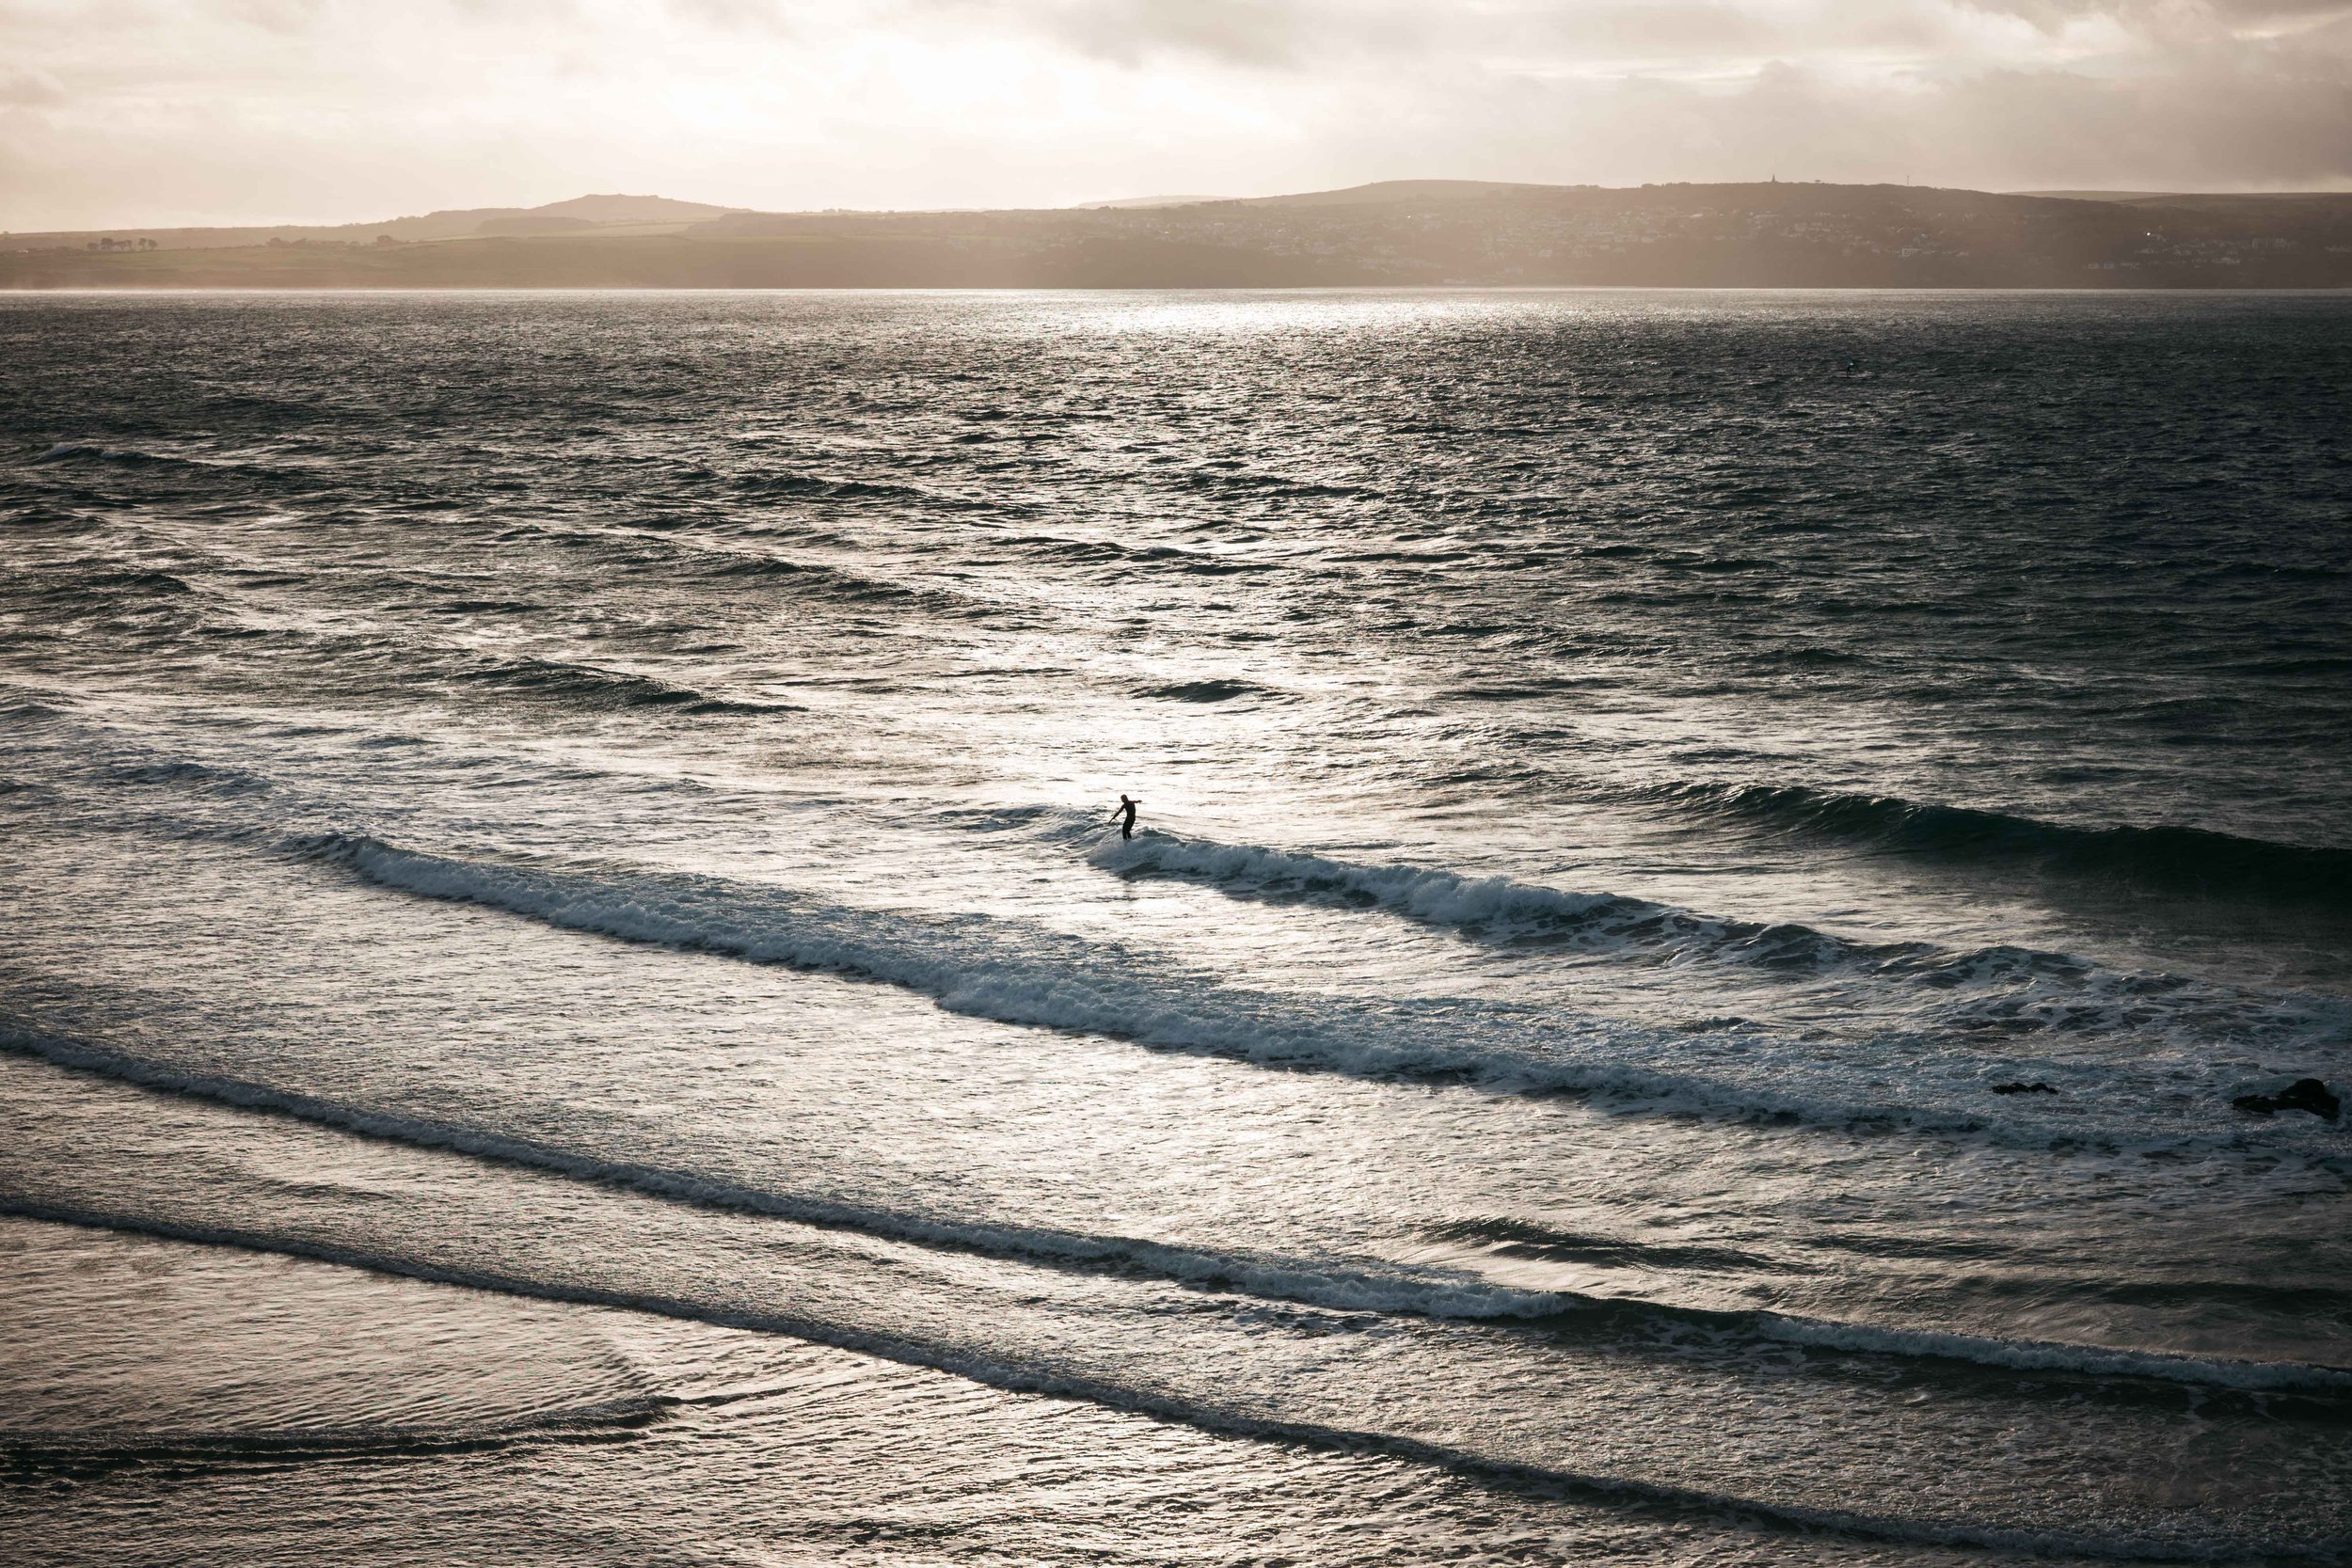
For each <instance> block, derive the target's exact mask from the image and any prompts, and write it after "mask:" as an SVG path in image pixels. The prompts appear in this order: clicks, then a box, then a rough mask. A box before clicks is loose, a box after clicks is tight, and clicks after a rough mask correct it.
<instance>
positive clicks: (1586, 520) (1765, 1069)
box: [0, 292, 2352, 1568]
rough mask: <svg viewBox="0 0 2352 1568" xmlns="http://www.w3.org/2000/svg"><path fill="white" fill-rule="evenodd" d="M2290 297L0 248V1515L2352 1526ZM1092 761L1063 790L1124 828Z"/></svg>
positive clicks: (628, 1543) (1108, 1537)
mask: <svg viewBox="0 0 2352 1568" xmlns="http://www.w3.org/2000/svg"><path fill="white" fill-rule="evenodd" d="M2347 408H2352V302H2347V301H2346V300H2344V299H2343V298H2340V297H2332V296H2294V295H2256V294H2235V295H2233V294H2210V295H2200V296H2185V295H2137V296H2125V297H2119V296H2113V295H2087V294H2086V295H2075V294H2042V295H2022V294H1958V293H1954V294H1933V293H1916V294H1914V293H1883V294H1849V295H1832V294H1804V293H1790V294H1769V293H1536V292H1530V293H1508V292H1492V293H1490V292H1463V293H1430V292H1412V293H1407V292H1400V293H1377V292H1339V293H1266V294H1252V293H1205V294H1184V293H1165V294H1163V293H1106V294H1068V295H1057V294H1019V293H994V294H992V293H970V294H954V293H947V294H891V293H873V294H857V293H848V294H834V295H824V294H790V293H784V294H767V293H742V294H737V293H695V294H625V293H610V294H599V293H584V294H570V295H565V294H537V295H524V294H515V295H505V294H482V295H437V294H413V295H373V296H354V295H332V294H327V295H293V294H285V295H271V294H256V295H246V296H215V297H200V298H199V297H190V296H170V295H155V296H128V297H95V296H63V297H54V298H34V297H15V298H9V299H6V300H0V742H4V744H0V929H4V930H5V936H0V1267H5V1269H6V1278H7V1284H6V1286H5V1288H0V1343H5V1344H6V1346H7V1349H6V1350H5V1351H0V1558H5V1559H6V1560H8V1562H10V1563H12V1564H16V1563H22V1564H27V1565H30V1564H53V1563H54V1564H68V1563H89V1562H101V1561H103V1562H109V1563H121V1564H133V1563H156V1564H162V1563H180V1562H192V1561H205V1562H213V1561H218V1562H235V1563H239V1564H278V1563H284V1564H307V1563H313V1562H318V1561H326V1560H333V1561H337V1562H341V1563H345V1564H350V1565H352V1568H375V1565H392V1564H402V1565H407V1564H414V1565H420V1568H422V1565H427V1564H435V1565H437V1564H443V1563H449V1562H454V1561H464V1562H468V1563H501V1564H504V1563H512V1564H517V1565H519V1564H526V1563H532V1564H535V1563H545V1562H552V1561H562V1562H566V1563H596V1564H606V1563H609V1564H613V1565H616V1568H617V1565H621V1564H644V1563H665V1564H666V1563H679V1564H712V1565H718V1564H749V1563H796V1564H797V1563H820V1562H821V1563H900V1562H924V1563H932V1562H937V1563H973V1564H998V1563H1003V1564H1010V1563H1025V1562H1065V1561H1069V1562H1074V1561H1085V1562H1092V1563H1105V1564H1111V1563H1117V1564H1138V1565H1141V1564H1155V1565H1156V1564H1203V1565H1206V1564H1223V1563H1242V1562H1250V1563H1274V1562H1281V1561H1291V1562H1299V1563H1312V1564H1319V1565H1320V1564H1339V1563H1358V1562H1362V1563H1375V1562H1378V1563H1421V1562H1430V1563H1435V1562H1512V1563H1539V1562H1560V1563H1593V1562H1617V1561H1624V1562H1659V1563H1708V1564H1719V1563H1756V1564H1783V1563H1824V1564H1864V1563H1889V1564H1924V1563H1936V1564H1944V1563H1963V1562H1965V1563H1975V1562H1987V1561H1998V1560H2005V1559H2008V1558H2011V1557H2019V1556H2025V1555H2030V1554H2040V1555H2041V1556H2042V1557H2046V1558H2057V1559H2060V1560H2071V1559H2084V1560H2090V1559H2112V1558H2118V1557H2122V1558H2128V1559H2149V1560H2220V1561H2240V1562H2251V1561H2258V1560H2259V1561H2343V1560H2346V1559H2347V1557H2352V1122H2344V1121H2331V1120H2328V1119H2324V1118H2322V1117H2318V1116H2315V1115H2310V1114H2305V1113H2302V1112H2296V1111H2284V1112H2280V1113H2278V1114H2275V1115H2269V1116H2263V1115H2255V1114H2249V1113H2248V1112H2246V1111H2243V1110H2238V1109H2234V1108H2233V1105H2232V1103H2231V1102H2232V1101H2233V1099H2234V1098H2237V1097H2240V1096H2246V1095H2257V1094H2267V1093H2272V1092H2275V1091H2278V1090H2280V1089H2281V1088H2283V1087H2284V1086H2285V1085H2288V1084H2289V1083H2291V1082H2292V1081H2294V1080H2296V1079H2298V1078H2303V1077H2316V1078H2320V1079H2323V1080H2325V1081H2326V1082H2327V1083H2328V1084H2329V1085H2331V1086H2333V1087H2334V1088H2336V1089H2337V1090H2338V1091H2339V1092H2344V1091H2345V1090H2347V1089H2352V786H2348V785H2347V783H2346V780H2347V773H2348V771H2352V445H2348V444H2347V442H2346V439H2345V435H2346V424H2345V410H2346V409H2347ZM1122 792H1124V793H1127V794H1130V795H1133V796H1136V797H1137V798H1138V799H1139V800H1141V802H1142V805H1141V813H1140V822H1139V826H1138V829H1137V832H1136V836H1135V837H1134V838H1133V839H1132V840H1123V839H1122V838H1121V837H1120V832H1119V830H1118V829H1117V828H1116V827H1115V826H1111V825H1109V824H1108V818H1109V816H1110V814H1111V810H1112V807H1113V806H1114V805H1115V804H1116V802H1117V800H1118V797H1119V796H1120V794H1121V793H1122Z"/></svg>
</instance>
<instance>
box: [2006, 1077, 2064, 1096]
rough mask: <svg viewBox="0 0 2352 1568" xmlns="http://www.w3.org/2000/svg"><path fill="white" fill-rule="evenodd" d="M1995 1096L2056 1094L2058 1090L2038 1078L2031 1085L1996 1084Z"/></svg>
mask: <svg viewBox="0 0 2352 1568" xmlns="http://www.w3.org/2000/svg"><path fill="white" fill-rule="evenodd" d="M1993 1092H1994V1094H2056V1093H2058V1090H2056V1089H2054V1088H2052V1087H2050V1085H2047V1084H2045V1083H2043V1082H2042V1080H2041V1079H2039V1078H2037V1079H2035V1080H2034V1081H2033V1082H2032V1083H2030V1084H1995V1085H1993Z"/></svg>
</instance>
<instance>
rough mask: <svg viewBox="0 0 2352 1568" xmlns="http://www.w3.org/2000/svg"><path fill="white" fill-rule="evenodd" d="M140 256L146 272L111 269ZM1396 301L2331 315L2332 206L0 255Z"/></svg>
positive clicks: (1341, 211) (358, 283)
mask: <svg viewBox="0 0 2352 1568" xmlns="http://www.w3.org/2000/svg"><path fill="white" fill-rule="evenodd" d="M238 234H242V235H244V236H246V237H245V238H243V239H241V240H240V239H235V238H225V237H224V236H234V235H238ZM166 235H172V236H180V237H177V238H172V239H165V238H163V236H166ZM143 236H153V237H155V243H156V248H152V249H150V248H143V247H142V248H135V247H134V245H132V244H130V243H127V242H129V241H135V240H136V239H138V238H140V237H143ZM188 236H195V237H188ZM254 236H258V238H257V237H254ZM102 241H103V244H102ZM93 247H95V248H93ZM1399 285H1406V286H1464V285H1472V286H1480V285H1492V286H1523V285H1581V286H1659V287H1708V288H2100V289H2124V288H2185V289H2196V288H2329V289H2337V288H2346V287H2352V194H2345V195H2336V194H2316V195H2307V196H2211V195H2208V196H2197V195H2163V194H2147V193H2131V192H2126V193H2103V194H2100V195H2099V196H2097V197H2096V198H2095V199H2094V198H2086V197H2081V196H2076V197H2053V196H2026V195H2000V194H1993V193H1988V192H1983V191H1966V190H1946V189H1936V188H1931V187H1926V186H1909V185H1827V184H1815V183H1780V182H1765V183H1761V184H1757V183H1745V184H1712V185H1692V184H1673V185H1644V186H1640V187H1638V188H1633V189H1605V188H1602V187H1598V186H1591V185H1575V186H1571V185H1529V184H1509V183H1501V182H1483V181H1464V180H1414V181H1386V182H1379V183H1376V184H1370V185H1359V186H1353V187H1350V188H1348V189H1345V190H1337V191H1309V192H1302V193H1299V194H1297V195H1293V196H1280V197H1264V198H1249V199H1245V200H1206V201H1185V202H1175V203H1172V204H1171V203H1169V202H1166V201H1154V202H1152V203H1151V204H1149V205H1144V204H1119V205H1098V206H1092V207H1087V208H1059V209H1052V210H1009V211H1001V212H924V213H855V212H848V213H844V212H827V213H759V212H749V211H742V210H731V209H727V208H722V207H712V206H707V205H704V204H701V203H693V202H674V201H669V200H667V199H666V198H660V197H584V198H579V199H578V200H576V201H569V202H554V203H550V204H548V206H545V207H538V208H531V209H520V208H490V209H474V210H470V211H466V212H453V213H432V214H423V215H422V216H420V217H408V218H397V219H393V220H391V221H390V222H388V223H383V224H353V225H343V226H340V227H337V228H332V229H311V230H242V231H240V230H144V231H142V230H118V231H117V232H116V233H115V234H114V235H112V236H79V235H32V236H25V235H19V236H14V237H11V238H8V239H0V287H5V288H69V287H72V288H89V287H101V288H103V287H122V288H170V287H183V288H222V287H235V288H269V287H288V288H296V287H301V288H325V287H335V288H373V287H384V288H424V287H432V288H469V287H484V288H492V287H495V288H559V287H560V288H933V287H937V288H1290V287H1343V286H1399Z"/></svg>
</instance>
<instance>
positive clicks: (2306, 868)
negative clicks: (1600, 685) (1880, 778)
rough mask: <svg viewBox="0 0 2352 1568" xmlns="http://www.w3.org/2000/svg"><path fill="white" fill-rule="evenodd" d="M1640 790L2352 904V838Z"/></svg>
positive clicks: (2025, 859)
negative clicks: (2316, 840)
mask: <svg viewBox="0 0 2352 1568" xmlns="http://www.w3.org/2000/svg"><path fill="white" fill-rule="evenodd" d="M1631 793H1632V794H1633V795H1634V796H1635V797H1636V798H1638V799H1642V800H1647V801H1649V802H1652V803H1655V804H1659V805H1663V806H1668V807H1672V808H1675V809H1677V810H1681V811H1687V812H1691V813H1694V814H1699V815H1705V816H1718V817H1725V818H1732V819H1736V820H1740V821H1743V822H1748V823H1753V824H1755V825H1757V826H1759V827H1762V828H1765V829H1768V830H1772V831H1774V832H1783V833H1789V834H1802V835H1804V836H1808V837H1814V838H1822V839H1834V840H1837V841H1841V842H1846V843H1858V844H1864V845H1867V846H1868V847H1871V848H1874V849H1878V850H1882V851H1885V852H1889V853H1895V854H1904V855H1913V856H1917V857H1920V858H1922V859H1935V860H1947V861H1959V862H1996V863H2021V864H2028V865H2031V866H2033V867H2035V868H2037V869H2040V870H2043V871H2048V872H2053V873H2058V874H2060V875H2067V876H2084V877H2099V878H2105V879H2111V880H2114V881H2118V882H2122V883H2125V884H2128V885H2132V886H2137V887H2145V888H2149V889H2153V890H2155V891H2158V892H2163V893H2171V894H2183V895H2226V896H2229V897H2234V898H2246V899H2251V900H2257V901H2261V902H2265V903H2298V904H2315V905H2319V906H2322V907H2325V908H2328V909H2331V910H2337V911H2347V912H2352V849H2339V848H2328V847H2313V846H2308V845H2299V844H2280V843H2276V842H2273V841H2271V840H2267V839H2259V838H2240V837H2237V836H2235V835H2233V834H2231V833H2222V832H2212V831H2211V830H2209V829H2204V828H2183V827H2171V826H2154V827H2130V826H2124V827H2109V828H2082V827H2072V826H2068V825H2065V824H2062V823H2055V822H2043V821H2039V820H2037V819H2035V818H2033V817H2029V816H2011V815H2010V814H2008V813H2006V812H1997V811H1982V810H1979V809H1976V808H1974V807H1968V806H1941V805H1930V804H1921V803H1919V802H1917V801H1914V800H1903V799H1901V798H1899V797H1898V796H1891V795H1851V794H1845V793H1841V792H1839V791H1836V790H1820V789H1813V788H1810V787H1807V786H1805V785H1803V784H1664V785H1657V786H1652V787H1650V788H1646V789H1643V790H1638V791H1633V792H1631Z"/></svg>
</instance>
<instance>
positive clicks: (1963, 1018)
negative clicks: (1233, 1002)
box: [1051, 824, 2352, 1039]
mask: <svg viewBox="0 0 2352 1568" xmlns="http://www.w3.org/2000/svg"><path fill="white" fill-rule="evenodd" d="M1051 831H1054V832H1068V831H1069V830H1068V828H1067V827H1066V826H1064V825H1058V824H1057V826H1056V828H1054V829H1053V830H1051ZM1089 860H1090V861H1092V862H1093V863H1095V864H1097V865H1099V866H1101V867H1103V868H1104V869H1105V870H1109V871H1114V872H1117V873H1119V874H1120V875H1123V876H1164V877H1174V878H1181V879H1186V880H1191V881H1196V882H1200V883H1203V884H1206V885H1208V886H1211V887H1215V888H1216V889H1218V890H1219V891H1221V892H1224V893H1227V894H1229V895H1233V896H1236V897H1247V898H1257V899H1268V900H1286V899H1287V900H1298V901H1312V902H1321V903H1325V904H1330V905H1335V906H1339V907H1343V908H1350V909H1362V910H1377V911H1384V912H1387V913H1391V914H1395V915H1400V916H1403V917H1404V918H1406V919H1409V920H1414V921H1418V922H1420V923H1422V924H1423V925H1428V926H1436V927H1444V928H1447V929H1450V930H1454V931H1457V932H1459V933H1461V934H1463V935H1464V936H1467V937H1470V938H1472V939H1474V940H1479V941H1485V942H1496V943H1508V944H1521V945H1536V944H1544V945H1550V946H1556V947H1565V948H1568V949H1570V950H1574V951H1578V952H1583V953H1597V954H1612V953H1617V954H1626V955H1629V956H1643V957H1649V958H1664V959H1670V960H1674V961H1692V960H1696V961H1704V962H1708V963H1718V964H1734V965H1739V966H1741V967H1743V968H1746V969H1750V970H1754V971H1757V972H1760V973H1762V974H1769V975H1780V976H1785V977H1788V978H1791V979H1816V978H1820V977H1824V976H1844V977H1849V978H1853V979H1858V980H1864V981H1867V982H1869V983H1872V984H1893V985H1897V986H1899V987H1902V988H1906V989H1908V990H1911V991H1913V992H1915V996H1916V999H1917V1000H1916V1003H1915V1006H1914V1007H1913V1009H1912V1010H1913V1012H1914V1014H1915V1016H1916V1017H1917V1018H1918V1019H1919V1020H1920V1022H1923V1023H1930V1024H1932V1025H1934V1026H1936V1027H1940V1028H1945V1029H1949V1030H1956V1031H1961V1032H1966V1033H2001V1034H2011V1035H2025V1034H2033V1033H2039V1032H2042V1031H2058V1032H2063V1033H2083V1032H2086V1031H2090V1030H2094V1029H2135V1030H2137V1029H2146V1028H2150V1027H2153V1026H2161V1025H2164V1024H2165V1023H2167V1022H2181V1023H2185V1024H2194V1026H2195V1027H2196V1028H2197V1029H2199V1030H2200V1031H2201V1032H2203V1033H2205V1034H2206V1036H2207V1037H2214V1036H2219V1037H2242V1038H2267V1039H2275V1038H2283V1037H2290V1036H2294V1035H2296V1034H2305V1035H2309V1034H2312V1033H2325V1032H2330V1031H2334V1030H2339V1029H2341V1028H2343V1027H2344V1026H2345V1025H2346V1024H2348V1023H2352V1007H2347V1006H2345V1005H2344V1004H2342V1003H2340V1002H2334V1003H2331V1002H2328V1001H2325V1000H2322V999H2319V998H2312V997H2300V996H2265V995H2261V994H2258V993H2254V992H2249V991H2242V990H2233V989H2232V988H2229V987H2224V986H2217V985H2211V984H2207V983H2204V982H2200V981H2193V980H2188V979H2185V978H2182V977H2180V976H2177V975H2169V974H2125V973H2119V972H2116V971H2112V970H2106V969H2102V968H2100V967H2098V966H2097V965H2094V964H2092V963H2090V961H2088V960H2086V959H2083V958H2075V957H2074V956H2073V955H2071V954H2065V953H2051V952H2043V951H2038V950H2036V949H2033V948H2029V947H2018V946H2011V945H2003V946H1994V947H1980V948H1972V949H1965V950H1955V949H1951V948H1947V947H1941V946H1938V945H1936V944H1935V943H1933V942H1856V941H1853V940H1851V939H1849V938H1845V937H1840V936H1837V935H1835V934H1833V933H1831V932H1827V931H1822V930H1818V929H1816V928H1814V927H1809V926H1804V925H1798V924H1793V923H1788V922H1764V921H1754V920H1736V919H1728V918H1724V917H1720V916H1712V915H1706V914H1699V913H1694V912H1692V911H1688V910H1681V909H1677V908H1674V907H1673V906H1671V905H1665V904H1658V903H1653V902H1651V901H1649V900H1647V899H1642V898H1629V897H1626V896H1624V895H1619V894H1613V893H1581V892H1569V891H1563V890H1560V889H1556V888H1549V887H1543V886H1539V885H1534V884H1531V883H1527V882H1520V881H1516V880H1513V879H1509V878H1505V877H1471V876H1465V875H1463V874H1461V873H1459V872H1454V871H1449V870H1445V869H1442V868H1430V867H1423V866H1415V865H1406V864H1362V863H1353V862H1348V861H1342V860H1336V859H1332V858H1329V857H1327V856H1322V855H1315V854H1311V853H1305V852H1300V851H1295V850H1284V849H1271V848H1262V847H1256V846H1251V845H1235V844H1219V843H1216V842H1214V841H1209V840H1201V839H1190V838H1182V837H1178V836H1175V835H1173V834H1168V833H1159V832H1146V833H1144V834H1142V835H1140V836H1138V837H1137V838H1136V839H1134V840H1132V841H1126V842H1120V841H1111V842H1108V843H1104V844H1101V845H1098V846H1097V847H1094V848H1092V849H1091V850H1090V851H1089Z"/></svg>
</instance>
